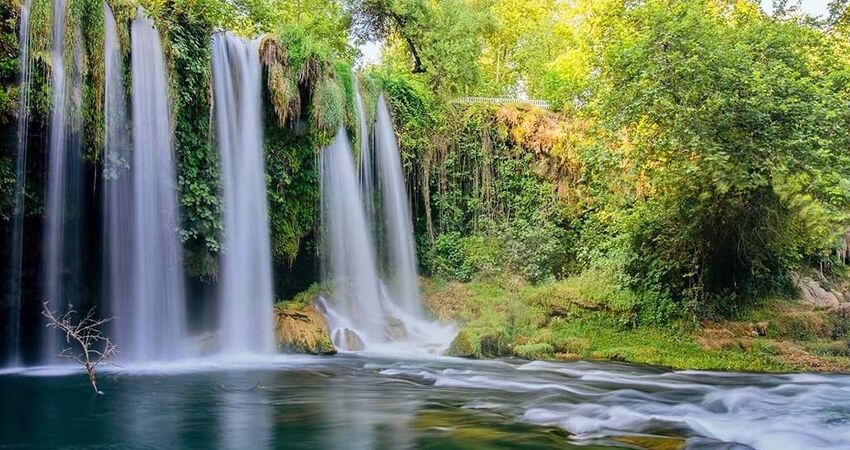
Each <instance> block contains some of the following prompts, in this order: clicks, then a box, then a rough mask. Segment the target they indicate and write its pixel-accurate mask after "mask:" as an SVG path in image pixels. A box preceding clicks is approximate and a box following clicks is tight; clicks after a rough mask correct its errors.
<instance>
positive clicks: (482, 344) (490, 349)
mask: <svg viewBox="0 0 850 450" xmlns="http://www.w3.org/2000/svg"><path fill="white" fill-rule="evenodd" d="M478 347H479V349H480V352H481V356H484V357H487V358H498V357H500V356H508V355H511V343H510V341H509V340H508V338H507V337H506V336H505V335H504V333H502V332H501V331H499V330H486V331H482V332H479V333H478Z"/></svg>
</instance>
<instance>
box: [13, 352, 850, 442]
mask: <svg viewBox="0 0 850 450" xmlns="http://www.w3.org/2000/svg"><path fill="white" fill-rule="evenodd" d="M99 384H100V388H101V389H102V390H103V391H104V393H105V394H104V395H94V394H93V393H92V391H91V388H90V387H89V386H88V385H87V382H86V379H85V376H84V375H83V374H82V373H81V372H78V371H73V370H71V369H68V368H55V367H54V368H40V369H28V370H24V371H17V372H14V371H7V372H6V373H4V374H2V375H0V398H2V404H0V447H12V448H17V447H20V448H57V447H66V448H67V447H70V448H199V449H200V448H239V449H242V448H293V449H296V448H300V449H372V448H375V449H396V448H423V449H490V448H493V449H507V448H529V449H530V448H566V449H570V448H581V449H602V448H675V446H683V447H682V448H706V449H747V448H756V449H784V448H787V449H818V448H835V449H838V448H850V377H848V376H820V375H805V374H798V375H780V376H771V375H748V374H726V373H705V372H668V371H663V370H658V369H654V368H645V367H635V366H629V365H623V364H602V363H588V362H574V363H544V362H531V363H529V362H525V361H465V360H457V359H451V358H440V359H427V360H403V361H398V360H395V359H391V358H386V357H367V356H355V355H338V356H335V357H315V358H314V357H287V356H281V357H276V358H274V359H271V360H263V361H215V360H198V361H188V362H184V363H181V364H174V365H169V366H159V367H153V366H147V367H143V368H127V369H119V370H113V371H109V372H103V373H101V375H100V378H99ZM627 443H628V445H630V446H626V444H627ZM662 445H672V446H673V447H662Z"/></svg>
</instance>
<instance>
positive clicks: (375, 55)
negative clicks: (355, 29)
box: [360, 0, 829, 64]
mask: <svg viewBox="0 0 850 450" xmlns="http://www.w3.org/2000/svg"><path fill="white" fill-rule="evenodd" d="M794 1H795V0H791V1H789V2H788V3H789V4H793V3H794ZM828 3H829V0H801V1H800V4H801V6H802V7H803V11H805V12H807V13H809V14H811V15H813V16H825V15H826V14H827V8H826V7H827V4H828ZM761 7H762V8H763V9H764V10H765V11H767V12H771V11H772V10H773V0H761ZM360 51H361V52H363V60H362V61H361V64H373V63H377V62H379V61H380V59H381V44H380V43H379V42H369V43H367V44H365V45H362V46H360Z"/></svg>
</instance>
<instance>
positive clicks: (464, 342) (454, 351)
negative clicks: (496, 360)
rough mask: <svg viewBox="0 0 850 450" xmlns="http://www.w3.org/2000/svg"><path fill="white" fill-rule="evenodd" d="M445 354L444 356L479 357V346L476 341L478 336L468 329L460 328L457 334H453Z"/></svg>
mask: <svg viewBox="0 0 850 450" xmlns="http://www.w3.org/2000/svg"><path fill="white" fill-rule="evenodd" d="M445 354H446V356H457V357H461V358H477V357H479V356H480V354H481V346H480V342H479V341H478V336H477V335H476V334H475V333H473V332H471V331H469V330H461V331H460V332H459V333H458V334H457V336H455V338H454V340H453V341H452V343H451V345H449V348H448V349H447V350H446V352H445Z"/></svg>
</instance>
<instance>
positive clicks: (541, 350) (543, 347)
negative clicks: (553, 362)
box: [514, 342, 555, 359]
mask: <svg viewBox="0 0 850 450" xmlns="http://www.w3.org/2000/svg"><path fill="white" fill-rule="evenodd" d="M514 353H515V354H516V355H517V356H518V357H520V358H524V359H549V358H551V357H552V356H553V354H554V353H555V349H554V347H552V344H548V343H545V342H543V343H535V344H523V345H517V346H516V347H514Z"/></svg>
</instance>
